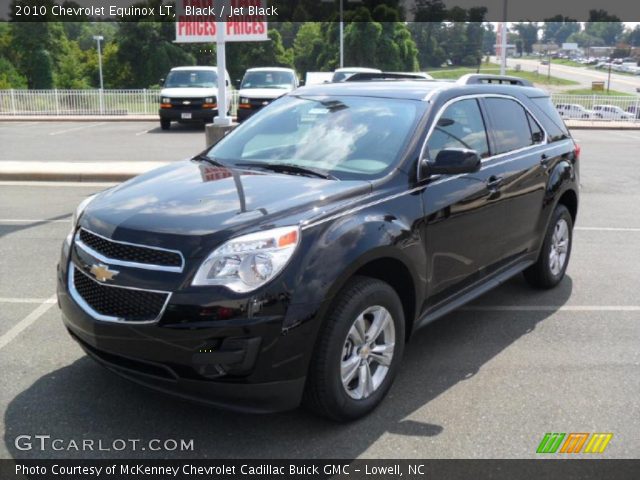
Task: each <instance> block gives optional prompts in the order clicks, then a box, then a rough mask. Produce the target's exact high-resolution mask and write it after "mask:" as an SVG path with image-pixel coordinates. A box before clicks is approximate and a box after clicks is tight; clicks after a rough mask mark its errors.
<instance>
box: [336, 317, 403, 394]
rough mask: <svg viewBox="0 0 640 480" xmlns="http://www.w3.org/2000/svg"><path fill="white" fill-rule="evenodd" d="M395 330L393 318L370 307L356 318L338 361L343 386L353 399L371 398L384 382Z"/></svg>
mask: <svg viewBox="0 0 640 480" xmlns="http://www.w3.org/2000/svg"><path fill="white" fill-rule="evenodd" d="M395 340H396V331H395V325H394V321H393V317H392V316H391V314H390V313H389V311H388V310H387V309H386V308H384V307H381V306H378V305H376V306H372V307H369V308H367V309H366V310H364V311H363V312H362V313H360V315H358V316H357V317H356V319H355V320H354V322H353V324H352V325H351V328H350V329H349V332H348V333H347V338H346V339H345V343H344V347H343V349H342V358H341V362H340V376H341V381H342V386H343V387H344V389H345V391H346V392H347V395H349V396H350V397H351V398H353V399H355V400H363V399H365V398H368V397H370V396H371V395H372V394H373V393H374V392H375V391H376V390H378V388H380V385H382V382H383V381H384V379H385V377H386V376H387V373H388V372H389V367H390V366H391V362H392V360H393V352H394V348H395Z"/></svg>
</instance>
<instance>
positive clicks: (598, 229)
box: [575, 227, 640, 232]
mask: <svg viewBox="0 0 640 480" xmlns="http://www.w3.org/2000/svg"><path fill="white" fill-rule="evenodd" d="M575 230H583V231H585V232H640V228H635V227H629V228H626V227H575Z"/></svg>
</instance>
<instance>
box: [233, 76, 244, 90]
mask: <svg viewBox="0 0 640 480" xmlns="http://www.w3.org/2000/svg"><path fill="white" fill-rule="evenodd" d="M234 83H235V84H236V87H238V88H240V83H242V80H240V79H239V78H236V81H235V82H234Z"/></svg>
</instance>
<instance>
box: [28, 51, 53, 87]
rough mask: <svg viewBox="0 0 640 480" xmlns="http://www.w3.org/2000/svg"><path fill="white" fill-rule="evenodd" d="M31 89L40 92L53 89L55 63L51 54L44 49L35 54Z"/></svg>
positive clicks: (30, 79)
mask: <svg viewBox="0 0 640 480" xmlns="http://www.w3.org/2000/svg"><path fill="white" fill-rule="evenodd" d="M29 88H34V89H38V90H40V89H42V90H46V89H50V88H53V62H52V61H51V55H50V54H49V52H48V51H46V50H44V49H43V48H39V49H38V50H36V51H35V52H34V53H33V63H32V69H31V77H30V78H29Z"/></svg>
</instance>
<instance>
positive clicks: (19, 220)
mask: <svg viewBox="0 0 640 480" xmlns="http://www.w3.org/2000/svg"><path fill="white" fill-rule="evenodd" d="M70 221H71V217H69V218H68V219H66V220H47V219H46V218H0V223H69V222H70Z"/></svg>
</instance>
